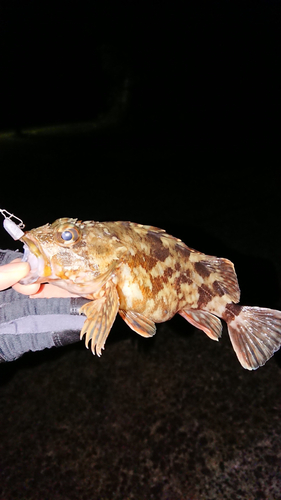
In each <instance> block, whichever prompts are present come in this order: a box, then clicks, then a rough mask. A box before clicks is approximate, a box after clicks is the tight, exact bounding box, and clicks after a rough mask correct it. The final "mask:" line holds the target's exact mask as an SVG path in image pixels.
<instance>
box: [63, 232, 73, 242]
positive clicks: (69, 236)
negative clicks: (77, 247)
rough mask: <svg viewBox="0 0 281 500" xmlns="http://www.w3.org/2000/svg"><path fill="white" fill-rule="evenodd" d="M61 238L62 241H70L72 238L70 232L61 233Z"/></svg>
mask: <svg viewBox="0 0 281 500" xmlns="http://www.w3.org/2000/svg"><path fill="white" fill-rule="evenodd" d="M61 238H62V239H63V240H64V241H70V240H72V238H73V236H72V233H71V231H63V232H62V233H61Z"/></svg>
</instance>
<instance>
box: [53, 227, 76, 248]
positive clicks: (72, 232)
mask: <svg viewBox="0 0 281 500" xmlns="http://www.w3.org/2000/svg"><path fill="white" fill-rule="evenodd" d="M56 238H57V241H58V243H60V244H63V245H67V244H68V245H69V244H72V243H75V242H76V241H77V240H79V238H80V234H79V232H78V230H77V229H76V228H75V227H69V226H68V227H67V228H65V229H64V230H60V231H58V233H57V236H56Z"/></svg>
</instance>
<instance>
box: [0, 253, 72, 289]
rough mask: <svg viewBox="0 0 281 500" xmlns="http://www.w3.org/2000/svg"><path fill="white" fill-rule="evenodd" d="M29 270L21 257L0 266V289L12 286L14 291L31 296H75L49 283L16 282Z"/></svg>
mask: <svg viewBox="0 0 281 500" xmlns="http://www.w3.org/2000/svg"><path fill="white" fill-rule="evenodd" d="M29 271H30V266H29V264H28V262H22V260H21V259H15V260H13V261H12V262H10V263H9V264H5V265H4V266H1V267H0V290H5V289H6V288H9V287H13V289H14V290H16V292H19V293H22V294H23V295H29V296H30V297H31V298H51V297H77V295H75V294H71V293H70V292H68V291H67V290H64V289H62V288H59V287H57V286H55V285H52V284H49V283H48V284H44V285H40V284H38V283H33V284H31V285H21V284H20V283H18V282H19V281H20V280H21V279H22V278H24V277H25V276H27V274H28V273H29Z"/></svg>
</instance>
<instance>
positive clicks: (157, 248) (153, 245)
mask: <svg viewBox="0 0 281 500" xmlns="http://www.w3.org/2000/svg"><path fill="white" fill-rule="evenodd" d="M160 237H161V235H160V236H159V235H158V234H154V233H153V232H152V231H148V233H147V236H146V240H147V243H148V244H149V245H150V252H151V255H152V256H153V257H154V258H156V259H157V260H160V262H164V260H166V258H167V257H168V256H169V255H170V250H169V248H166V247H164V245H163V243H162V241H161V239H160Z"/></svg>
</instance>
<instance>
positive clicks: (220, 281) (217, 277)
mask: <svg viewBox="0 0 281 500" xmlns="http://www.w3.org/2000/svg"><path fill="white" fill-rule="evenodd" d="M196 257H197V256H196V255H195V258H196ZM194 267H195V269H196V271H197V272H198V274H200V276H202V277H203V278H208V277H209V276H210V275H211V274H212V275H213V276H212V286H213V289H214V291H215V292H216V294H217V295H221V296H222V295H227V296H228V297H229V299H230V300H231V301H232V302H234V303H235V304H236V303H237V302H239V300H240V288H239V285H238V280H237V276H236V272H235V269H234V265H233V263H232V262H231V261H230V260H228V259H223V258H218V257H211V256H209V255H204V256H202V260H201V259H199V260H197V261H196V262H194Z"/></svg>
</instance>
